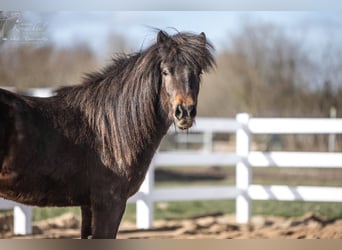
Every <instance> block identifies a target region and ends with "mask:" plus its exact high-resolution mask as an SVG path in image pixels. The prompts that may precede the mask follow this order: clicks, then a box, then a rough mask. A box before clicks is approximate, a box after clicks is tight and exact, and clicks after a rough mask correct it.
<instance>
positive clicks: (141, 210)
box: [136, 160, 154, 229]
mask: <svg viewBox="0 0 342 250" xmlns="http://www.w3.org/2000/svg"><path fill="white" fill-rule="evenodd" d="M153 188H154V160H152V162H151V164H150V166H149V169H148V171H147V173H146V176H145V180H144V182H143V183H142V184H141V187H140V190H139V192H141V193H142V195H143V197H142V198H141V199H139V200H138V201H137V205H136V216H137V219H136V220H137V227H138V228H140V229H149V228H151V227H152V224H153V218H154V207H153V200H152V197H151V194H152V192H153Z"/></svg>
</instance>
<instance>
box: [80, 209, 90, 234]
mask: <svg viewBox="0 0 342 250" xmlns="http://www.w3.org/2000/svg"><path fill="white" fill-rule="evenodd" d="M81 214H82V226H81V238H82V239H88V236H90V235H91V231H92V230H91V223H92V222H91V221H92V213H91V208H90V206H81Z"/></svg>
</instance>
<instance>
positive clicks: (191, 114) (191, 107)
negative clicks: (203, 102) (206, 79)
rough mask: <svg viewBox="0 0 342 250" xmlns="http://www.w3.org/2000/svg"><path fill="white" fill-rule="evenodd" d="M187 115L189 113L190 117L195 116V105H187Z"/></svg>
mask: <svg viewBox="0 0 342 250" xmlns="http://www.w3.org/2000/svg"><path fill="white" fill-rule="evenodd" d="M188 115H189V116H190V117H194V116H196V106H195V105H190V106H189V107H188Z"/></svg>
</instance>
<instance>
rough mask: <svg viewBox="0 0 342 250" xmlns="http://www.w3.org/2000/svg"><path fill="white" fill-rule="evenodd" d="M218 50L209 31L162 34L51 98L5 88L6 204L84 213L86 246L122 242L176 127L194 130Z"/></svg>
mask: <svg viewBox="0 0 342 250" xmlns="http://www.w3.org/2000/svg"><path fill="white" fill-rule="evenodd" d="M213 50H214V47H213V46H212V44H211V43H210V42H209V41H208V40H207V38H206V35H205V34H204V33H203V32H202V33H200V34H199V35H197V34H193V33H190V32H177V33H175V34H168V33H167V32H165V31H163V30H159V31H158V32H157V38H156V42H155V43H154V44H152V45H150V46H149V47H148V48H146V49H141V50H140V51H139V52H136V53H132V54H127V55H124V54H121V55H116V56H114V57H113V60H112V62H111V64H110V65H108V66H106V67H104V68H103V69H102V70H101V71H97V72H93V73H88V74H86V75H85V76H84V78H83V81H82V82H81V84H79V85H74V86H67V87H61V88H60V89H58V90H56V91H55V94H54V95H53V96H51V97H47V98H38V97H30V96H24V95H19V94H15V93H12V92H9V91H6V90H0V145H1V147H0V197H2V198H5V199H10V200H13V201H16V202H20V203H23V204H28V205H34V206H79V207H80V208H81V219H82V222H81V238H82V239H87V238H94V239H96V238H116V235H117V232H118V227H119V224H120V222H121V219H122V215H123V213H124V211H125V207H126V202H127V199H128V198H129V197H130V196H132V195H133V194H134V193H136V192H137V191H138V189H139V187H140V185H141V183H142V182H143V180H144V177H145V174H146V172H147V169H148V167H149V164H150V162H151V160H152V158H153V155H154V153H155V151H156V150H157V148H158V146H159V144H160V142H161V139H162V138H163V136H164V135H165V134H166V133H167V131H168V129H169V127H170V126H171V125H172V124H174V125H175V127H178V128H179V129H182V130H187V129H189V128H190V127H191V126H192V125H193V123H194V121H195V117H196V113H197V101H198V94H199V90H200V81H201V74H202V73H203V72H208V71H209V70H210V69H211V68H213V67H214V65H215V60H214V56H213Z"/></svg>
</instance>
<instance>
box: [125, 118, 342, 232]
mask: <svg viewBox="0 0 342 250" xmlns="http://www.w3.org/2000/svg"><path fill="white" fill-rule="evenodd" d="M191 131H194V132H199V131H200V132H213V133H215V132H216V133H236V152H231V153H227V152H206V151H204V152H200V151H196V152H194V151H183V152H179V151H177V152H159V153H157V154H156V155H155V157H154V159H153V161H152V163H151V166H150V169H149V171H148V173H147V176H146V179H145V182H144V183H143V184H142V186H141V189H140V190H139V192H138V193H137V194H136V195H134V196H133V197H132V198H131V199H130V200H129V202H136V205H137V209H136V210H137V227H138V228H150V227H151V226H152V224H153V203H154V202H158V201H183V200H187V201H188V200H210V199H236V221H237V222H239V223H247V222H248V221H249V220H250V218H251V215H252V214H251V203H252V200H282V201H293V200H302V201H326V202H342V188H341V187H315V186H285V185H271V186H264V185H253V184H252V179H253V173H252V172H253V171H252V170H253V167H271V166H272V167H301V168H302V167H308V168H315V167H321V168H324V167H329V168H341V167H342V153H322V152H257V151H251V142H252V135H253V134H331V133H334V134H335V133H336V134H341V133H342V119H318V118H313V119H297V118H296V119H292V118H290V119H289V118H251V117H250V116H249V115H248V114H238V115H237V116H236V119H222V118H221V119H208V118H198V119H197V122H196V126H195V127H194V128H192V129H191ZM213 165H215V166H219V165H221V166H227V165H235V166H236V185H235V186H219V187H216V186H215V187H212V186H208V187H203V186H200V187H179V188H155V187H154V170H155V168H157V167H163V166H199V167H201V166H213ZM341 182H342V177H341Z"/></svg>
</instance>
